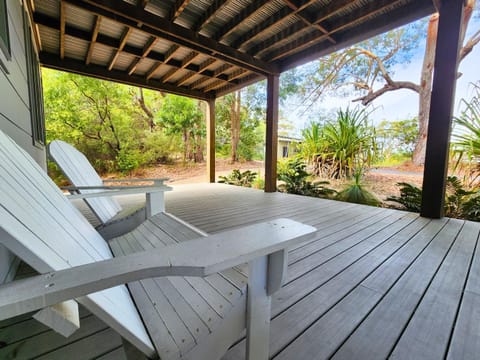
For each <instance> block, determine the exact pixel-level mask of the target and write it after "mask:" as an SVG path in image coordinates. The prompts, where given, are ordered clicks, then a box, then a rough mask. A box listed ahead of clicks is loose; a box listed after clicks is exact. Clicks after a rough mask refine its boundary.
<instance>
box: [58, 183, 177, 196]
mask: <svg viewBox="0 0 480 360" xmlns="http://www.w3.org/2000/svg"><path fill="white" fill-rule="evenodd" d="M62 189H64V190H68V191H70V193H75V194H72V195H68V196H67V197H68V198H69V199H88V198H96V197H108V196H121V195H131V194H145V193H147V194H148V193H158V192H165V191H171V190H173V189H172V188H171V187H170V186H166V185H161V186H66V187H63V188H62ZM79 190H105V191H98V192H92V193H78V191H79Z"/></svg>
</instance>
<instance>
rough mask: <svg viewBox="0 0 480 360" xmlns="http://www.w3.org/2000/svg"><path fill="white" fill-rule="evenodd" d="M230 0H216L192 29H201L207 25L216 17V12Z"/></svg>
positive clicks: (196, 30)
mask: <svg viewBox="0 0 480 360" xmlns="http://www.w3.org/2000/svg"><path fill="white" fill-rule="evenodd" d="M228 1H229V0H214V1H213V3H212V4H211V5H210V6H209V7H208V9H207V10H206V11H205V12H204V14H203V15H202V17H201V18H200V19H199V20H198V21H197V22H196V23H195V25H194V26H193V28H192V30H193V31H195V32H198V31H200V30H201V29H202V28H203V27H204V26H205V25H207V24H208V23H209V22H210V21H212V19H213V18H214V17H215V14H216V13H217V12H218V11H220V10H221V9H222V8H223V7H224V6H225V5H226V4H227V2H228Z"/></svg>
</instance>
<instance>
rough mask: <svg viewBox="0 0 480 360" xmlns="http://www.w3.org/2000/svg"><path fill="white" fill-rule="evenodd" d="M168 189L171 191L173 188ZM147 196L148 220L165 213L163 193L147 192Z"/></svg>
mask: <svg viewBox="0 0 480 360" xmlns="http://www.w3.org/2000/svg"><path fill="white" fill-rule="evenodd" d="M168 189H169V190H171V188H168ZM145 196H146V202H145V207H146V211H147V218H149V217H152V216H153V215H155V214H158V213H161V212H165V197H164V194H163V192H147V193H146V194H145Z"/></svg>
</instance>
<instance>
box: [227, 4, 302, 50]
mask: <svg viewBox="0 0 480 360" xmlns="http://www.w3.org/2000/svg"><path fill="white" fill-rule="evenodd" d="M292 14H293V11H292V9H290V8H289V7H288V6H285V7H283V8H281V9H280V10H279V11H278V12H276V13H275V14H274V15H273V16H269V17H268V18H267V19H266V20H265V21H263V22H261V23H260V24H258V25H256V26H255V27H254V28H252V29H251V30H249V31H247V32H246V33H244V34H243V35H241V36H240V37H238V39H236V40H235V41H233V43H232V46H233V47H234V48H237V49H238V48H241V47H243V46H245V45H246V44H247V43H249V42H250V41H252V40H254V39H255V38H256V37H257V36H260V35H262V34H263V33H264V32H266V31H268V30H269V29H270V28H271V27H273V26H275V25H277V24H280V23H281V22H282V21H283V20H285V18H286V17H288V16H290V15H292Z"/></svg>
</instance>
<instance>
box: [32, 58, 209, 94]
mask: <svg viewBox="0 0 480 360" xmlns="http://www.w3.org/2000/svg"><path fill="white" fill-rule="evenodd" d="M40 63H41V64H42V65H43V66H45V67H47V68H51V69H55V70H62V71H68V72H72V73H75V74H79V75H85V76H92V77H96V78H98V79H103V80H109V81H116V82H119V83H122V84H127V85H133V86H140V87H143V88H147V89H152V90H157V91H164V92H167V93H170V94H175V95H182V96H187V97H192V98H195V99H199V100H206V101H207V100H209V99H212V98H213V96H212V95H211V94H210V95H209V94H205V93H203V92H202V91H198V90H192V89H187V88H179V87H177V86H175V85H172V84H169V83H162V82H161V81H158V80H155V79H150V80H147V79H146V78H145V77H143V76H142V77H140V76H135V75H128V74H127V73H125V72H123V71H119V70H115V69H112V70H110V71H108V70H107V69H106V68H105V67H103V66H99V65H95V64H90V65H89V66H88V67H87V66H85V63H84V62H83V61H78V60H74V59H70V58H64V59H63V60H61V59H60V58H59V57H58V56H57V55H52V54H50V53H46V52H40Z"/></svg>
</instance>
